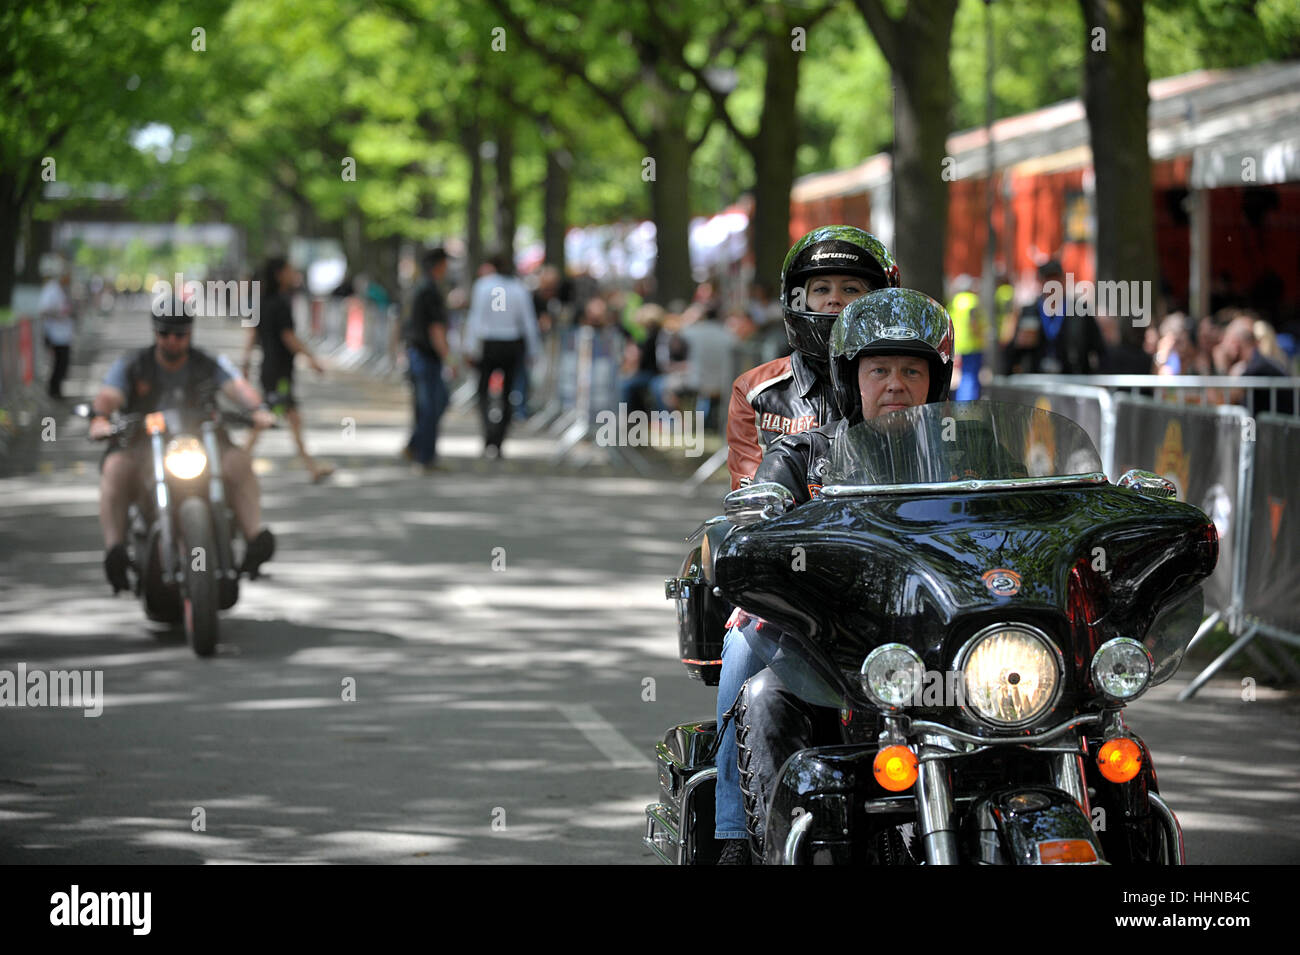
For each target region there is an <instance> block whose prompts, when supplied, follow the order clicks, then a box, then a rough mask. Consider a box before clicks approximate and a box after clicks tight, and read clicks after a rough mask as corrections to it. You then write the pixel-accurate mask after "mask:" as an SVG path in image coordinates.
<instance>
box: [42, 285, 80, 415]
mask: <svg viewBox="0 0 1300 955" xmlns="http://www.w3.org/2000/svg"><path fill="white" fill-rule="evenodd" d="M71 282H72V276H71V274H70V273H69V272H68V271H67V269H62V270H60V272H59V273H58V275H55V276H52V277H51V278H50V280H49V281H48V282H46V283H45V285H44V286H43V287H42V288H41V297H40V300H39V302H38V303H37V310H38V311H39V312H40V316H41V327H42V329H43V335H44V338H45V347H46V348H48V349H49V351H50V383H49V393H50V397H51V398H54V399H61V398H62V397H63V380H64V379H65V378H67V377H68V363H69V361H70V359H71V355H72V340H73V337H74V336H75V334H76V324H75V321H74V316H73V312H72V301H71V299H69V298H68V286H69V284H71Z"/></svg>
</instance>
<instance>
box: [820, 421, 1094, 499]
mask: <svg viewBox="0 0 1300 955" xmlns="http://www.w3.org/2000/svg"><path fill="white" fill-rule="evenodd" d="M1101 469H1102V467H1101V458H1100V457H1099V456H1098V454H1097V449H1096V448H1095V447H1094V446H1093V443H1092V439H1091V438H1089V437H1088V434H1087V432H1085V431H1084V430H1083V429H1082V428H1081V427H1079V426H1078V425H1077V424H1075V423H1074V422H1073V421H1071V420H1070V419H1069V418H1064V417H1062V416H1061V415H1057V414H1053V413H1052V412H1050V411H1044V410H1042V409H1040V408H1031V407H1029V406H1028V405H1013V404H1005V403H1003V402H998V401H960V402H956V401H950V402H941V403H936V404H928V405H918V406H917V407H915V408H908V409H906V410H905V411H895V412H892V413H890V414H886V415H881V416H880V417H878V418H872V419H870V420H868V421H863V422H860V423H859V424H856V425H854V426H852V427H849V428H844V429H842V430H841V431H840V432H839V433H838V434H837V435H836V438H835V441H834V442H833V445H832V449H831V455H830V462H829V466H828V468H827V470H826V477H825V483H826V484H827V485H853V486H863V485H867V486H881V485H900V484H908V485H912V484H949V483H954V482H958V481H1011V480H1018V479H1024V478H1046V477H1064V476H1069V475H1089V474H1095V473H1097V472H1100V471H1101Z"/></svg>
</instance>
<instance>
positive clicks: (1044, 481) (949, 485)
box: [821, 471, 1110, 497]
mask: <svg viewBox="0 0 1300 955" xmlns="http://www.w3.org/2000/svg"><path fill="white" fill-rule="evenodd" d="M1108 483H1110V482H1109V481H1107V480H1106V475H1105V474H1103V473H1102V472H1101V471H1090V472H1088V473H1087V474H1062V475H1048V476H1047V477H1025V478H1001V479H998V480H992V481H983V480H979V481H932V482H929V483H924V484H827V485H826V486H825V487H823V488H822V489H821V496H822V497H865V496H867V495H872V494H968V493H972V492H976V491H1017V490H1022V489H1028V490H1037V489H1038V488H1042V487H1087V486H1091V485H1094V484H1108Z"/></svg>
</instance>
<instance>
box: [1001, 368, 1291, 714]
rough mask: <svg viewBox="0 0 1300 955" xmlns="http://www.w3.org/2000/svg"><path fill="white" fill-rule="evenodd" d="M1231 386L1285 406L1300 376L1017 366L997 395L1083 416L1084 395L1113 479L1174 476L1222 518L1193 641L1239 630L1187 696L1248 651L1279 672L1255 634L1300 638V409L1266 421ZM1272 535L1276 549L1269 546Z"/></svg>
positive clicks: (1087, 418) (1187, 494) (1183, 491)
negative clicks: (1263, 477)
mask: <svg viewBox="0 0 1300 955" xmlns="http://www.w3.org/2000/svg"><path fill="white" fill-rule="evenodd" d="M1230 387H1231V388H1245V389H1246V390H1247V391H1251V390H1254V389H1256V388H1268V389H1270V390H1271V391H1272V392H1273V395H1272V396H1271V397H1270V401H1271V402H1273V403H1274V406H1276V400H1277V399H1276V396H1277V394H1279V393H1281V392H1284V391H1293V390H1300V378H1265V377H1260V378H1230V377H1216V378H1210V377H1196V376H1186V375H1185V376H1169V377H1166V376H1155V375H1111V376H1056V375H1016V376H1015V377H1013V378H1001V377H1000V378H996V379H995V380H994V382H993V386H992V387H991V388H990V389H989V391H988V397H990V398H992V399H995V400H1004V401H1006V400H1010V401H1020V402H1022V403H1025V404H1033V405H1036V406H1039V407H1046V408H1047V409H1048V410H1051V411H1055V412H1057V413H1063V414H1066V415H1067V416H1068V417H1075V415H1073V414H1071V413H1070V410H1069V409H1068V408H1067V406H1068V405H1070V404H1071V403H1074V404H1075V411H1076V413H1079V414H1081V416H1082V418H1083V419H1084V420H1080V419H1079V418H1075V420H1080V424H1081V425H1083V426H1084V427H1085V430H1088V431H1089V435H1090V436H1092V437H1093V438H1094V440H1095V441H1097V444H1098V447H1099V449H1108V450H1103V460H1104V461H1105V470H1106V474H1107V476H1108V477H1110V479H1111V480H1112V481H1113V480H1115V479H1116V477H1117V476H1118V474H1119V472H1122V471H1125V470H1128V469H1129V468H1131V467H1141V468H1144V469H1146V470H1151V471H1155V472H1157V473H1159V474H1162V475H1165V476H1167V477H1171V478H1172V479H1173V480H1174V482H1175V484H1177V485H1178V489H1179V492H1180V498H1181V499H1182V500H1185V501H1189V502H1190V503H1193V504H1197V505H1198V506H1200V507H1201V508H1202V510H1205V511H1206V512H1207V514H1208V515H1209V516H1210V517H1211V519H1212V520H1214V522H1215V525H1216V527H1218V528H1219V531H1220V552H1219V566H1218V567H1217V568H1216V570H1215V573H1214V574H1213V575H1212V576H1211V577H1210V579H1209V581H1207V582H1206V585H1205V586H1206V599H1207V608H1208V607H1213V612H1212V613H1211V614H1210V615H1209V616H1208V617H1207V618H1206V619H1205V620H1204V621H1203V622H1202V624H1201V626H1200V627H1199V628H1198V629H1197V632H1196V634H1195V635H1194V636H1193V638H1192V642H1191V645H1195V644H1196V643H1197V642H1198V641H1199V640H1201V639H1202V638H1203V637H1204V636H1205V635H1206V634H1207V633H1209V632H1210V631H1211V630H1212V629H1213V628H1214V627H1215V625H1216V624H1218V623H1219V622H1220V621H1223V622H1224V623H1225V625H1226V626H1227V629H1228V632H1229V633H1230V634H1232V635H1233V636H1234V637H1237V639H1236V640H1235V642H1234V643H1233V644H1232V645H1231V646H1230V647H1228V648H1227V649H1226V650H1225V651H1224V652H1223V653H1222V654H1220V655H1219V656H1218V657H1217V658H1216V659H1215V660H1214V661H1213V662H1211V663H1210V664H1209V666H1207V667H1206V668H1205V669H1204V670H1202V671H1201V673H1199V674H1198V675H1197V676H1196V677H1195V678H1194V679H1193V680H1192V682H1191V683H1190V684H1188V686H1187V687H1186V688H1184V690H1183V691H1182V693H1180V694H1179V697H1178V698H1179V699H1180V700H1186V699H1190V698H1191V697H1192V696H1194V695H1195V694H1196V692H1197V691H1198V690H1199V689H1200V688H1201V687H1202V686H1203V685H1204V684H1205V683H1206V681H1208V680H1209V679H1210V678H1211V677H1212V676H1214V674H1215V673H1217V672H1218V671H1219V670H1220V669H1222V668H1223V667H1224V666H1225V665H1226V664H1227V663H1228V662H1229V661H1230V660H1231V659H1232V658H1233V657H1234V656H1235V655H1236V654H1237V653H1238V652H1242V651H1244V652H1246V653H1247V654H1248V655H1249V656H1250V657H1251V658H1252V660H1253V661H1254V662H1255V663H1256V664H1258V665H1259V666H1261V667H1263V668H1264V669H1266V670H1268V671H1271V672H1272V673H1274V674H1276V673H1277V667H1276V666H1275V665H1274V662H1273V661H1271V660H1270V659H1269V658H1267V657H1266V656H1264V655H1263V654H1262V653H1261V652H1260V651H1259V650H1258V649H1257V645H1256V644H1253V641H1255V640H1256V639H1257V638H1258V637H1265V638H1267V639H1271V640H1275V641H1277V642H1279V643H1284V644H1287V645H1291V646H1300V610H1297V607H1298V606H1300V604H1298V603H1297V600H1296V597H1295V595H1296V594H1297V593H1300V526H1297V524H1296V520H1297V519H1296V518H1294V517H1291V518H1290V519H1289V520H1290V522H1291V523H1290V524H1289V525H1288V526H1289V529H1290V531H1291V533H1290V534H1289V535H1286V534H1283V533H1281V530H1282V529H1281V528H1280V527H1279V526H1275V525H1280V523H1281V521H1282V520H1283V519H1285V518H1286V516H1287V510H1288V507H1287V493H1288V492H1289V491H1291V490H1293V489H1294V488H1295V486H1296V481H1295V475H1296V474H1297V473H1300V417H1297V416H1291V415H1288V416H1283V415H1270V414H1261V415H1260V416H1259V418H1258V419H1256V418H1254V417H1252V416H1251V415H1250V413H1249V412H1248V411H1247V410H1246V409H1245V408H1243V407H1241V406H1237V405H1223V404H1221V402H1222V401H1223V400H1224V398H1226V395H1225V394H1224V393H1223V392H1224V391H1225V390H1226V389H1227V388H1230ZM1116 389H1128V390H1130V391H1138V390H1144V389H1146V390H1153V391H1154V392H1155V393H1156V394H1158V395H1160V398H1158V399H1157V398H1145V397H1136V396H1133V395H1131V394H1124V393H1121V394H1116V393H1115V391H1116ZM1188 399H1192V400H1188ZM1293 400H1294V399H1293ZM1107 407H1109V408H1110V410H1109V411H1107V410H1106V409H1107ZM1294 408H1296V409H1298V410H1300V403H1297V404H1296V405H1294ZM1097 421H1100V422H1102V423H1101V425H1100V431H1099V432H1098V433H1094V432H1093V431H1092V430H1091V429H1090V428H1089V424H1090V423H1094V426H1096V425H1095V422H1097ZM1107 454H1109V459H1107V458H1106V455H1107ZM1261 468H1262V469H1266V470H1265V473H1266V474H1267V475H1268V481H1269V482H1271V483H1269V485H1268V486H1269V487H1270V488H1271V489H1272V490H1271V491H1269V492H1265V491H1261V490H1257V488H1256V473H1257V470H1258V469H1261ZM1266 506H1267V507H1268V508H1269V509H1270V513H1269V514H1268V515H1267V518H1268V524H1267V525H1264V524H1262V523H1261V520H1258V519H1257V517H1258V518H1264V517H1265V516H1266V515H1264V514H1263V509H1264V508H1265V507H1266ZM1292 510H1294V508H1292ZM1225 524H1226V525H1227V526H1226V528H1225V526H1224V525H1225ZM1225 530H1226V532H1225ZM1266 532H1267V534H1266ZM1265 536H1267V538H1268V540H1269V545H1270V547H1271V548H1272V549H1273V550H1272V551H1271V552H1268V553H1266V554H1262V553H1261V548H1262V547H1263V544H1262V541H1263V540H1264V539H1265ZM1279 541H1282V545H1281V546H1282V547H1284V548H1289V549H1288V550H1285V552H1284V553H1283V554H1281V555H1279V554H1278V553H1276V550H1277V548H1278V546H1279V544H1278V542H1279ZM1281 665H1282V667H1283V669H1286V670H1287V671H1288V672H1290V673H1291V675H1292V676H1296V675H1297V674H1296V672H1295V670H1296V668H1295V665H1294V664H1293V663H1292V662H1291V661H1290V659H1289V658H1286V657H1283V658H1282V660H1281Z"/></svg>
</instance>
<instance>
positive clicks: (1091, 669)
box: [1088, 637, 1156, 703]
mask: <svg viewBox="0 0 1300 955" xmlns="http://www.w3.org/2000/svg"><path fill="white" fill-rule="evenodd" d="M1122 643H1131V644H1132V645H1133V646H1135V647H1137V648H1138V649H1139V650H1141V651H1142V652H1143V653H1144V654H1145V655H1146V659H1147V678H1146V680H1145V682H1143V684H1142V688H1141V689H1139V690H1138V691H1137V692H1136V693H1134V694H1132V695H1131V696H1115V695H1114V694H1113V693H1107V692H1106V689H1105V688H1104V687H1103V686H1102V685H1101V680H1099V679H1097V661H1098V660H1100V659H1101V655H1102V654H1103V653H1105V652H1106V648H1107V647H1113V646H1115V645H1116V644H1122ZM1155 672H1156V658H1155V657H1153V656H1152V655H1151V651H1150V650H1148V649H1147V648H1146V646H1145V645H1143V644H1142V643H1140V642H1139V641H1137V640H1134V639H1133V638H1132V637H1116V638H1115V639H1113V640H1107V641H1106V642H1105V643H1103V644H1102V645H1101V646H1099V647H1098V648H1097V652H1096V653H1094V654H1093V655H1092V662H1091V663H1089V664H1088V675H1089V676H1091V677H1092V685H1093V687H1095V688H1096V690H1097V692H1098V693H1100V694H1101V695H1102V696H1104V697H1105V698H1106V699H1108V700H1111V701H1113V702H1115V703H1131V702H1132V701H1133V700H1136V699H1137V698H1138V697H1139V696H1141V695H1142V694H1143V693H1145V692H1146V691H1147V690H1149V689H1150V688H1151V676H1152V674H1154V673H1155Z"/></svg>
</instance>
